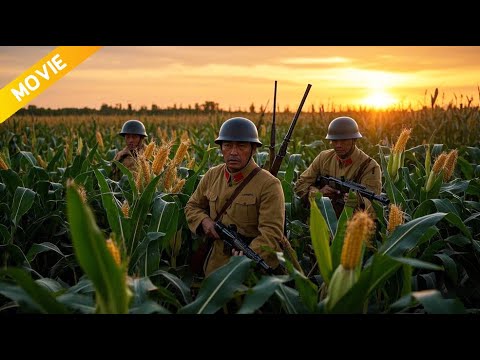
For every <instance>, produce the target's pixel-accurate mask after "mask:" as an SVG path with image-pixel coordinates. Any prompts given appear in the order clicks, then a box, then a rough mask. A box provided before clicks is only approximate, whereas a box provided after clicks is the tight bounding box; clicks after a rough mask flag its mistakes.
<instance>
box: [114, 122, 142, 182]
mask: <svg viewBox="0 0 480 360" xmlns="http://www.w3.org/2000/svg"><path fill="white" fill-rule="evenodd" d="M118 135H120V136H123V137H124V138H125V143H126V146H125V147H124V148H123V149H122V150H120V151H119V152H118V153H117V154H116V155H115V157H114V159H113V160H116V161H118V162H120V163H122V164H123V165H125V166H126V167H127V168H128V169H130V171H135V170H136V168H137V163H136V158H137V156H138V154H140V153H141V152H143V150H144V148H145V145H144V143H143V140H144V139H145V138H146V137H147V132H146V131H145V126H144V125H143V123H142V122H141V121H138V120H128V121H126V122H125V123H124V124H123V126H122V130H121V131H120V132H119V133H118ZM121 177H122V172H121V170H120V169H119V168H118V167H117V166H115V164H113V165H112V174H111V178H112V179H113V180H119V179H120V178H121Z"/></svg>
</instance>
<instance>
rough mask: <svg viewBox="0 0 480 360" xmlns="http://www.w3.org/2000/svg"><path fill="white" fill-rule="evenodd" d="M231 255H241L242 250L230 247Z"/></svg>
mask: <svg viewBox="0 0 480 360" xmlns="http://www.w3.org/2000/svg"><path fill="white" fill-rule="evenodd" d="M232 255H233V256H242V255H243V251H242V250H235V249H232Z"/></svg>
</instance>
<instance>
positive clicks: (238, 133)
mask: <svg viewBox="0 0 480 360" xmlns="http://www.w3.org/2000/svg"><path fill="white" fill-rule="evenodd" d="M222 141H245V142H251V143H255V144H257V145H258V146H262V143H261V142H260V140H259V139H258V131H257V127H256V126H255V124H254V123H253V122H252V121H251V120H248V119H247V118H243V117H234V118H231V119H228V120H226V121H225V122H224V123H223V124H222V126H221V127H220V132H219V134H218V137H217V138H216V139H215V144H221V143H222Z"/></svg>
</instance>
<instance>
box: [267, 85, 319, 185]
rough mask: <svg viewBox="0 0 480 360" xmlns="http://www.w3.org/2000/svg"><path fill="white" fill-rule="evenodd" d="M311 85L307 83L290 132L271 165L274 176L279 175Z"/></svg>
mask: <svg viewBox="0 0 480 360" xmlns="http://www.w3.org/2000/svg"><path fill="white" fill-rule="evenodd" d="M311 87H312V84H308V85H307V89H306V90H305V93H304V94H303V98H302V101H301V102H300V105H299V106H298V109H297V112H296V114H295V116H294V117H293V120H292V123H291V124H290V128H289V129H288V132H287V134H286V135H285V138H284V139H283V142H282V145H281V146H280V150H278V154H277V156H275V160H274V161H273V163H272V164H271V165H270V173H271V174H272V175H273V176H277V174H278V170H280V165H282V160H283V158H284V157H285V154H286V153H287V147H288V143H289V141H290V138H291V137H292V133H293V129H294V128H295V125H296V123H297V120H298V117H299V116H300V113H301V112H302V107H303V104H304V103H305V100H306V99H307V96H308V93H309V91H310V88H311Z"/></svg>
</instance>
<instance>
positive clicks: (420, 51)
mask: <svg viewBox="0 0 480 360" xmlns="http://www.w3.org/2000/svg"><path fill="white" fill-rule="evenodd" d="M53 49H55V46H45V47H42V46H3V47H0V88H2V87H4V86H6V85H7V84H8V83H10V82H11V81H12V80H14V79H15V78H16V77H17V76H18V75H20V74H21V73H22V72H23V71H25V70H26V69H28V68H29V67H30V66H32V65H33V64H35V63H36V62H37V61H38V60H40V59H41V58H42V57H43V56H45V55H47V54H48V53H49V52H50V51H52V50H53ZM275 80H277V81H278V84H277V104H278V106H279V107H280V109H281V110H283V109H284V108H285V107H286V106H289V107H290V109H291V110H292V111H295V110H296V109H297V107H298V105H299V103H300V100H301V98H302V96H303V93H304V91H305V89H306V87H307V84H309V83H310V84H312V88H311V90H310V93H309V95H308V98H307V101H306V102H305V104H304V107H303V109H304V110H307V109H308V110H310V109H311V107H312V105H314V106H315V108H318V106H320V105H324V107H325V109H326V110H328V109H330V108H331V106H332V104H333V105H334V106H335V107H336V108H337V109H338V106H339V105H342V106H347V105H354V106H358V105H371V106H385V105H394V106H402V107H404V108H406V107H408V106H409V105H411V106H412V107H413V108H418V107H420V106H422V105H423V104H425V105H429V104H430V94H431V93H433V91H434V90H435V88H438V89H439V97H438V100H437V103H438V104H439V105H448V103H449V102H453V103H454V104H455V101H457V103H460V102H463V103H466V102H467V100H466V97H469V98H471V97H473V102H472V104H474V105H478V104H479V90H478V86H479V85H480V46H409V47H405V46H339V47H332V46H134V47H130V46H128V47H127V46H106V47H103V48H102V49H100V50H99V51H98V52H96V53H95V54H93V55H92V56H91V57H90V58H88V59H87V60H86V61H85V62H84V63H82V64H80V65H79V66H78V67H76V68H75V69H73V70H72V71H71V72H69V73H68V74H67V75H65V76H64V77H63V78H62V79H60V80H59V81H58V82H57V83H55V84H54V85H53V86H52V87H50V88H49V89H47V90H46V91H44V92H43V93H41V94H40V95H38V97H36V98H35V99H34V100H32V101H31V102H30V103H29V104H30V105H37V106H41V107H50V108H54V109H55V108H62V107H90V108H97V109H98V108H100V106H101V105H102V104H108V105H111V106H114V105H115V104H118V103H121V104H122V106H124V107H126V106H127V104H129V103H130V104H132V106H133V107H134V108H139V107H140V106H147V107H148V108H150V107H151V105H152V104H156V105H158V106H159V107H162V108H165V107H167V106H173V105H174V104H176V106H177V107H180V105H181V106H182V107H187V106H188V105H189V104H190V105H192V106H193V105H194V104H195V103H198V104H203V103H204V102H205V101H215V102H217V103H219V106H220V107H221V108H223V109H229V108H230V109H232V110H236V109H238V108H241V109H248V107H249V106H250V104H252V103H254V104H255V106H256V109H257V111H258V109H259V107H260V105H264V106H265V104H266V103H267V101H269V105H268V108H267V109H268V110H271V106H272V104H273V89H274V81H275ZM425 92H427V95H426V96H425ZM455 96H456V97H457V99H455Z"/></svg>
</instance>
